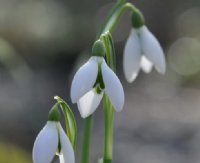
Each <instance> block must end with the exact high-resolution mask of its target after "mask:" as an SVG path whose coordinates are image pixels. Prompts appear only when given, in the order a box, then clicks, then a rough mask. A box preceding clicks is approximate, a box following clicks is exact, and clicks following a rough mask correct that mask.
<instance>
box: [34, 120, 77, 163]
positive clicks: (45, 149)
mask: <svg viewBox="0 0 200 163" xmlns="http://www.w3.org/2000/svg"><path fill="white" fill-rule="evenodd" d="M56 153H57V154H58V155H59V159H60V163H75V156H74V150H73V147H72V145H71V143H70V141H69V138H68V137H67V135H66V134H65V131H64V130H63V128H62V126H61V125H60V123H59V122H57V121H48V122H47V124H46V125H45V126H44V128H43V129H42V130H41V131H40V133H39V134H38V136H37V138H36V140H35V143H34V146H33V163H51V161H52V160H53V158H54V156H55V154H56Z"/></svg>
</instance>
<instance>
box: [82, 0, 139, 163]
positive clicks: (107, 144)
mask: <svg viewBox="0 0 200 163" xmlns="http://www.w3.org/2000/svg"><path fill="white" fill-rule="evenodd" d="M126 9H130V10H131V11H132V12H139V13H140V11H139V10H138V9H137V8H136V7H135V6H134V5H132V4H131V3H127V2H126V1H125V0H118V1H117V2H116V4H115V5H114V7H113V8H112V9H111V12H110V13H109V14H108V16H107V18H106V19H105V21H104V22H103V25H102V27H101V28H100V30H99V33H98V34H97V37H96V39H97V40H99V39H100V40H101V41H102V42H103V43H104V46H105V50H106V56H105V58H106V62H107V64H108V66H109V67H110V68H111V69H112V70H113V71H114V72H116V56H115V51H114V44H113V40H112V37H111V34H110V33H112V32H113V31H114V29H115V27H116V25H117V23H118V22H119V20H120V18H121V16H122V15H123V14H124V12H125V11H126ZM103 103H104V105H103V107H104V152H103V163H112V159H113V122H114V109H113V106H112V103H111V101H110V99H109V98H108V96H107V95H106V94H104V97H103ZM91 126H92V117H91V116H90V117H88V118H87V119H86V120H85V127H84V142H83V143H84V144H83V151H82V163H89V153H90V152H89V149H90V138H91Z"/></svg>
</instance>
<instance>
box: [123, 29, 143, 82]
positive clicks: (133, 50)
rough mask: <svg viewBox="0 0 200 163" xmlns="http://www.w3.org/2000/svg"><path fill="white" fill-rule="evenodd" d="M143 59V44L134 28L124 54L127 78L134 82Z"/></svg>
mask: <svg viewBox="0 0 200 163" xmlns="http://www.w3.org/2000/svg"><path fill="white" fill-rule="evenodd" d="M140 59H141V46H140V42H139V38H138V34H137V31H136V30H135V29H132V31H131V34H130V36H129V38H128V40H127V42H126V45H125V49H124V55H123V67H124V74H125V77H126V80H127V81H128V82H130V83H131V82H133V81H134V80H135V78H136V77H137V75H138V72H139V70H140Z"/></svg>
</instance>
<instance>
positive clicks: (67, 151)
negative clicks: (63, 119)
mask: <svg viewBox="0 0 200 163" xmlns="http://www.w3.org/2000/svg"><path fill="white" fill-rule="evenodd" d="M58 130H59V133H60V145H61V156H60V157H61V158H60V160H61V161H63V163H75V156H74V150H73V147H72V144H71V142H70V140H69V138H68V137H67V135H66V133H65V131H64V130H63V128H62V126H61V125H60V123H58Z"/></svg>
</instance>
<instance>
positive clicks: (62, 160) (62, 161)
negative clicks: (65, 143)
mask: <svg viewBox="0 0 200 163" xmlns="http://www.w3.org/2000/svg"><path fill="white" fill-rule="evenodd" d="M59 160H60V163H65V160H64V156H63V154H60V155H59Z"/></svg>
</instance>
